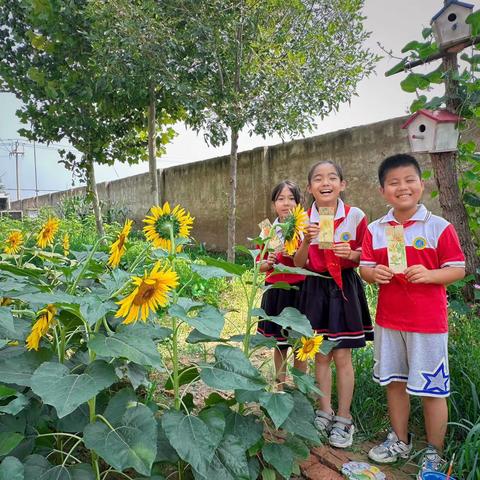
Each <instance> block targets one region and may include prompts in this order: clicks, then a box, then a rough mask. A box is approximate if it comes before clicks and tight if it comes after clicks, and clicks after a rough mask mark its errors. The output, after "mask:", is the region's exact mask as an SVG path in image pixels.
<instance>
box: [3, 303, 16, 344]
mask: <svg viewBox="0 0 480 480" xmlns="http://www.w3.org/2000/svg"><path fill="white" fill-rule="evenodd" d="M0 327H2V329H5V330H7V332H12V334H15V325H14V323H13V315H12V312H11V310H10V309H9V308H7V307H0ZM9 338H11V337H9Z"/></svg>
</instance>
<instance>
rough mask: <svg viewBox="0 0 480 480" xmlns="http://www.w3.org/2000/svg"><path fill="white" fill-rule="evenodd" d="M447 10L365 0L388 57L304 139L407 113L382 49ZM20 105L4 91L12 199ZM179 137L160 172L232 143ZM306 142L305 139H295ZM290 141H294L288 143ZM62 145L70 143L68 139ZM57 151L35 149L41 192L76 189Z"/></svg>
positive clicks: (113, 173) (28, 165)
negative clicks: (219, 144) (388, 73)
mask: <svg viewBox="0 0 480 480" xmlns="http://www.w3.org/2000/svg"><path fill="white" fill-rule="evenodd" d="M470 3H472V4H474V5H475V8H474V9H475V10H476V9H477V8H479V7H480V0H476V1H472V2H470ZM442 6H443V0H421V1H419V0H366V1H365V7H364V12H363V13H364V16H365V17H366V18H365V28H366V30H367V31H369V32H371V36H370V38H369V39H368V41H367V45H368V47H369V48H370V49H371V50H372V51H374V52H375V53H377V54H379V55H383V57H384V58H383V59H382V60H381V61H380V62H379V63H378V64H377V66H376V72H375V74H372V75H371V76H370V77H369V78H366V79H364V80H362V81H361V82H360V83H359V85H358V88H357V96H355V97H353V98H352V100H351V102H350V103H349V104H344V105H342V106H341V107H340V109H339V111H338V112H334V113H332V114H331V115H329V116H328V117H327V118H324V119H318V123H317V127H316V128H315V129H314V130H313V131H311V132H309V133H306V134H305V136H306V137H309V136H314V135H320V134H323V133H327V132H332V131H336V130H341V129H344V128H349V127H353V126H357V125H365V124H368V123H373V122H378V121H381V120H386V119H388V118H393V117H398V116H401V115H405V114H406V113H407V112H408V107H409V105H410V104H411V102H412V100H413V99H414V94H409V93H405V92H403V91H402V90H401V88H400V81H401V80H402V79H403V78H404V77H405V74H398V75H395V76H393V77H385V76H384V73H385V72H386V71H387V70H389V69H390V68H391V67H392V66H393V65H395V64H396V63H397V62H398V59H395V58H390V57H389V56H388V55H387V54H385V52H384V51H383V50H382V49H381V48H380V47H379V46H378V43H379V44H380V45H382V47H383V48H384V49H385V50H386V51H392V52H393V53H394V54H395V55H397V56H401V53H400V52H401V49H402V47H403V46H404V45H405V44H406V43H408V42H409V41H411V40H421V39H422V37H421V31H422V29H423V28H424V27H428V26H429V24H430V19H431V17H432V16H433V15H434V14H435V13H437V12H438V11H439V10H440V9H441V8H442ZM434 68H435V65H430V66H429V67H420V68H417V69H416V71H417V72H418V73H421V72H427V71H431V70H433V69H434ZM19 107H20V103H19V102H18V100H17V99H16V98H15V97H14V96H13V95H11V94H9V93H0V182H1V183H2V184H3V185H4V187H5V188H6V189H7V192H8V193H9V194H10V198H11V200H15V199H16V173H15V171H16V168H15V167H16V160H15V156H13V155H11V154H10V153H9V152H10V151H11V150H12V145H13V141H14V140H15V139H20V137H19V134H18V132H17V130H18V129H19V128H21V127H22V125H21V124H20V122H19V120H18V119H17V117H16V116H15V111H16V110H17V109H18V108H19ZM175 129H176V131H177V133H178V135H177V136H176V138H175V139H174V140H173V142H172V143H171V144H169V145H168V146H167V153H166V154H165V155H164V156H162V157H161V158H159V159H158V167H159V168H168V167H170V166H173V165H177V164H181V163H190V162H194V161H199V160H204V159H208V158H213V157H217V156H220V155H226V154H228V153H229V145H228V144H226V145H224V146H223V147H219V148H213V147H209V146H208V145H207V144H206V143H205V142H204V140H203V135H202V133H201V132H200V133H198V134H197V133H196V132H194V131H192V130H188V129H186V128H185V126H184V125H182V124H179V125H177V126H176V127H175ZM296 138H301V137H296ZM286 140H290V138H288V139H286ZM281 142H282V139H281V138H280V137H278V136H273V137H267V138H266V139H264V138H262V137H257V136H252V137H250V136H249V135H248V134H247V133H242V134H241V135H240V138H239V150H240V151H243V150H249V149H252V148H255V147H259V146H263V145H275V144H278V143H281ZM23 143H26V145H24V146H21V147H20V149H19V150H22V151H23V152H24V154H23V155H19V160H18V164H19V184H20V189H21V191H20V197H21V198H27V197H31V196H34V194H35V192H34V189H35V169H34V149H33V145H32V144H29V143H28V142H25V141H24V142H23ZM61 144H62V145H66V146H67V148H68V144H67V142H66V141H63V142H61ZM57 149H58V147H57V146H56V144H55V145H50V146H47V145H39V144H37V145H36V149H35V153H36V158H37V162H36V163H37V185H38V189H39V191H40V193H39V194H43V193H48V192H50V191H58V190H64V189H68V188H71V185H72V178H71V174H70V173H69V172H67V171H66V170H65V169H64V168H63V166H61V165H59V164H58V163H57V162H58V159H59V155H58V153H57ZM147 171H148V164H147V163H142V164H140V165H135V166H129V165H122V164H115V165H114V166H112V167H108V166H101V165H99V166H96V178H97V182H103V181H111V180H115V179H117V178H122V177H127V176H130V175H135V174H138V173H143V172H147Z"/></svg>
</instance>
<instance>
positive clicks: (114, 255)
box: [107, 220, 133, 268]
mask: <svg viewBox="0 0 480 480" xmlns="http://www.w3.org/2000/svg"><path fill="white" fill-rule="evenodd" d="M132 224H133V220H126V221H125V225H124V226H123V228H122V231H121V232H120V234H119V235H118V238H117V240H115V242H113V243H112V246H111V247H110V258H109V259H108V262H107V265H110V267H112V268H116V267H118V264H119V263H120V259H121V258H122V256H123V254H124V253H125V250H126V248H125V241H126V240H127V237H128V234H129V233H130V230H131V228H132Z"/></svg>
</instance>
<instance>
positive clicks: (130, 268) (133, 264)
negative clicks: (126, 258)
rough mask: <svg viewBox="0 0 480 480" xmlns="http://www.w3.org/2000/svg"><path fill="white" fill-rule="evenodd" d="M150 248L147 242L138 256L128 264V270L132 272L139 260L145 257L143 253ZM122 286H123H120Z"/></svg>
mask: <svg viewBox="0 0 480 480" xmlns="http://www.w3.org/2000/svg"><path fill="white" fill-rule="evenodd" d="M151 248H152V245H151V244H150V243H149V244H148V245H147V246H146V247H145V248H144V249H143V250H142V251H141V252H140V253H139V254H138V257H137V258H136V259H135V260H134V261H133V263H132V264H131V265H130V267H129V270H130V272H133V271H134V270H135V269H136V268H137V267H138V265H139V264H140V262H141V261H142V260H143V259H144V258H145V254H146V253H147V252H148V250H150V249H151ZM122 288H123V287H122Z"/></svg>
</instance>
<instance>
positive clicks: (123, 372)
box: [115, 362, 150, 390]
mask: <svg viewBox="0 0 480 480" xmlns="http://www.w3.org/2000/svg"><path fill="white" fill-rule="evenodd" d="M115 373H116V375H117V377H118V378H120V379H122V378H123V377H127V378H128V380H130V383H131V384H132V387H133V389H134V390H136V389H137V388H138V387H139V386H140V385H144V386H146V387H147V386H148V385H149V383H150V381H149V379H148V371H147V369H146V368H145V367H144V366H143V365H138V364H136V363H134V362H127V363H124V364H123V365H117V366H116V367H115Z"/></svg>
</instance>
